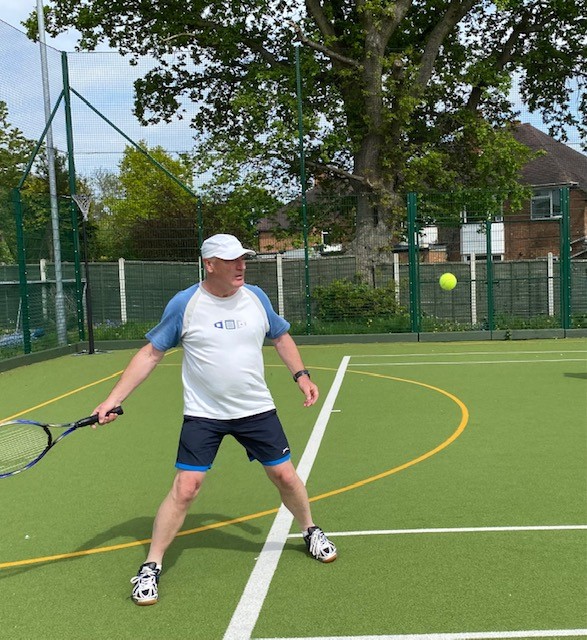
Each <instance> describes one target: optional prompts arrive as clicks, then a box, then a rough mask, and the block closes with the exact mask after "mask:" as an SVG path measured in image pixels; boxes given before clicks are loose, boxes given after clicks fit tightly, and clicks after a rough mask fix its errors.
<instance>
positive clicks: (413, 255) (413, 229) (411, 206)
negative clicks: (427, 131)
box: [407, 191, 420, 333]
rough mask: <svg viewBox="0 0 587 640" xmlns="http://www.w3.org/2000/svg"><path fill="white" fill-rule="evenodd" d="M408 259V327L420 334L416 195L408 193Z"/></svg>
mask: <svg viewBox="0 0 587 640" xmlns="http://www.w3.org/2000/svg"><path fill="white" fill-rule="evenodd" d="M407 204H408V257H409V274H410V275H409V277H410V282H409V289H410V326H411V331H412V333H419V332H420V256H419V252H418V226H417V224H416V215H417V212H418V197H417V194H416V193H414V192H413V191H411V192H410V193H408V202H407Z"/></svg>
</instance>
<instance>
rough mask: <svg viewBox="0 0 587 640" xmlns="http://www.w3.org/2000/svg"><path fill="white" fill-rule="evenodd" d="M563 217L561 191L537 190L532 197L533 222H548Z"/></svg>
mask: <svg viewBox="0 0 587 640" xmlns="http://www.w3.org/2000/svg"><path fill="white" fill-rule="evenodd" d="M560 215H561V201H560V190H559V189H537V190H536V191H534V195H533V196H532V211H531V214H530V217H531V219H532V220H546V219H548V218H559V217H560Z"/></svg>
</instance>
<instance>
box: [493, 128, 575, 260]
mask: <svg viewBox="0 0 587 640" xmlns="http://www.w3.org/2000/svg"><path fill="white" fill-rule="evenodd" d="M514 136H515V138H516V140H517V141H518V142H521V143H522V144H525V145H526V146H527V147H530V149H532V150H533V151H543V152H544V153H543V155H541V156H539V157H538V158H535V159H534V160H532V161H531V162H529V163H528V164H527V165H526V166H525V167H524V168H523V169H522V182H523V183H525V184H527V185H530V186H531V187H532V191H533V195H532V198H531V200H530V201H529V202H528V203H527V204H526V205H525V206H524V208H523V209H522V211H520V212H519V213H516V214H512V215H508V216H507V221H508V224H506V225H505V229H504V240H505V243H504V244H505V256H504V258H505V259H506V260H528V259H534V258H544V257H545V256H546V255H547V254H548V253H549V252H550V253H553V254H554V255H555V256H558V255H559V253H560V244H559V242H560V241H559V233H560V232H559V225H560V189H561V187H569V196H570V197H569V200H570V203H569V204H570V206H569V209H570V235H571V257H572V258H579V257H582V258H585V257H587V156H586V155H584V154H582V153H579V152H578V151H575V150H574V149H572V148H571V147H569V146H567V145H566V144H563V143H561V142H558V141H557V140H555V139H554V138H551V137H550V136H549V135H547V134H546V133H543V132H542V131H540V130H539V129H536V128H535V127H533V126H532V125H530V124H519V125H516V127H515V128H514Z"/></svg>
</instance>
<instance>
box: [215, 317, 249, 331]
mask: <svg viewBox="0 0 587 640" xmlns="http://www.w3.org/2000/svg"><path fill="white" fill-rule="evenodd" d="M214 326H215V327H216V328H217V329H228V330H229V331H230V330H234V329H242V328H243V327H246V326H247V323H246V322H245V321H244V320H219V321H218V322H215V323H214Z"/></svg>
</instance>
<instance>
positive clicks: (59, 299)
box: [37, 0, 67, 346]
mask: <svg viewBox="0 0 587 640" xmlns="http://www.w3.org/2000/svg"><path fill="white" fill-rule="evenodd" d="M37 27H38V31H39V49H40V52H41V75H42V79H43V98H44V107H45V122H46V123H50V121H51V95H50V89H49V73H48V69H47V45H46V40H45V14H44V12H43V2H42V0H37ZM47 175H48V178H49V195H50V200H51V229H52V233H53V261H54V264H55V324H56V326H57V341H58V344H59V345H60V346H63V345H65V344H67V323H66V319H65V296H64V295H63V274H62V270H61V241H60V239H59V204H58V200H57V178H56V176H55V149H54V147H53V132H52V129H51V126H50V125H49V127H48V128H47Z"/></svg>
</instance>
